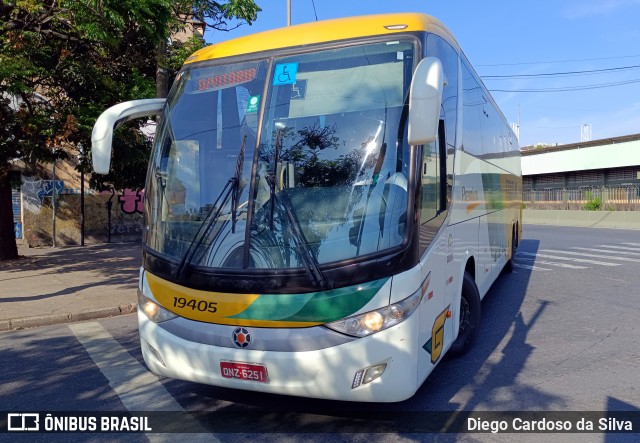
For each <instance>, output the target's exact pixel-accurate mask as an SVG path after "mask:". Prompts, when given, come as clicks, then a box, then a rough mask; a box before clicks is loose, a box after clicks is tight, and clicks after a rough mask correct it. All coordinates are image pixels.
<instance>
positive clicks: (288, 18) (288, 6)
mask: <svg viewBox="0 0 640 443" xmlns="http://www.w3.org/2000/svg"><path fill="white" fill-rule="evenodd" d="M287 26H291V0H287Z"/></svg>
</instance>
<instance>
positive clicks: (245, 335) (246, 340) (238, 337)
mask: <svg viewBox="0 0 640 443" xmlns="http://www.w3.org/2000/svg"><path fill="white" fill-rule="evenodd" d="M231 340H232V341H233V344H234V345H236V346H237V347H238V348H242V349H244V348H248V347H249V345H251V332H249V330H248V329H247V328H235V329H234V330H233V334H232V335H231Z"/></svg>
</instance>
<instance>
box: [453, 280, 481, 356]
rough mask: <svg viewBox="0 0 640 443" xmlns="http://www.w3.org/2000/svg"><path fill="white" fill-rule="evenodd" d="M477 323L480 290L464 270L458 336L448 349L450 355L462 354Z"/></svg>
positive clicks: (473, 335)
mask: <svg viewBox="0 0 640 443" xmlns="http://www.w3.org/2000/svg"><path fill="white" fill-rule="evenodd" d="M479 323H480V292H478V287H477V286H476V283H475V281H474V280H473V277H472V276H471V275H470V274H469V273H468V272H465V273H464V278H463V282H462V293H461V296H460V325H459V329H458V337H457V338H456V339H455V341H454V342H453V344H452V345H451V348H450V349H449V354H450V355H451V356H453V357H455V356H458V355H462V354H464V353H465V352H467V351H468V350H469V348H470V347H471V344H472V343H473V339H474V338H475V331H476V329H477V328H478V325H479Z"/></svg>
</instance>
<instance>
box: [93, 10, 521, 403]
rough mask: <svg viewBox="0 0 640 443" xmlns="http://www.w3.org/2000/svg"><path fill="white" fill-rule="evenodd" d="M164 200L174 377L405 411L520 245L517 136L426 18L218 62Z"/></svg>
mask: <svg viewBox="0 0 640 443" xmlns="http://www.w3.org/2000/svg"><path fill="white" fill-rule="evenodd" d="M152 113H161V115H162V117H161V120H160V123H159V126H158V131H157V134H156V139H155V143H154V148H153V153H152V155H151V160H150V165H149V171H148V178H147V185H146V202H145V214H146V234H145V237H144V256H143V269H142V271H141V281H140V291H139V310H138V320H139V328H140V338H141V346H142V353H143V355H144V359H145V361H146V363H147V365H148V366H149V368H150V369H151V370H152V371H153V372H155V373H157V374H160V375H164V376H168V377H174V378H179V379H183V380H190V381H194V382H200V383H207V384H211V385H217V386H225V387H229V388H237V389H245V390H252V391H261V392H270V393H279V394H288V395H297V396H304V397H317V398H328V399H339V400H354V401H373V402H392V401H400V400H404V399H406V398H408V397H410V396H412V395H413V394H414V393H415V392H416V390H417V389H418V387H419V386H420V385H421V384H422V383H423V382H424V380H425V379H426V378H427V376H428V375H429V373H430V372H431V371H432V370H433V368H434V367H435V365H436V364H437V363H438V362H439V361H440V360H441V359H442V357H443V355H444V354H445V353H446V352H450V353H461V352H463V351H464V350H465V349H466V348H467V347H468V346H469V344H470V343H471V341H472V338H473V333H474V331H475V329H476V328H477V325H478V322H479V320H480V299H481V298H482V297H483V296H484V295H485V294H486V293H487V290H488V289H489V287H490V286H491V284H492V282H493V281H494V280H495V279H496V277H497V276H498V274H499V273H500V271H501V270H502V268H503V267H505V266H507V267H508V268H510V267H511V266H512V258H513V254H514V251H515V249H516V246H517V244H518V239H519V238H520V232H521V219H522V218H521V195H522V180H521V172H520V156H519V150H518V144H517V140H516V137H515V136H514V134H513V133H512V131H511V128H510V127H509V125H508V124H507V122H506V121H505V119H504V117H503V116H502V114H501V113H500V111H499V109H498V107H497V106H496V104H495V102H494V101H493V99H492V98H491V96H490V94H489V93H488V92H487V90H486V89H485V87H484V86H483V84H482V82H481V81H480V80H479V78H478V76H477V74H476V73H475V72H474V70H473V68H472V67H471V65H470V64H469V62H468V60H467V59H466V57H465V55H464V54H463V53H462V51H461V50H460V48H459V46H458V44H457V43H456V41H455V39H454V38H453V36H452V34H451V33H450V32H449V31H448V30H447V29H446V28H445V27H444V26H443V25H442V24H441V23H440V22H439V21H437V20H436V19H434V18H432V17H429V16H426V15H422V14H396V15H378V16H368V17H357V18H347V19H339V20H331V21H326V22H317V23H310V24H304V25H300V26H294V27H290V28H285V29H278V30H274V31H269V32H264V33H260V34H256V35H253V36H248V37H242V38H238V39H235V40H230V41H227V42H224V43H220V44H216V45H212V46H208V47H206V48H204V49H202V50H200V51H198V52H196V53H195V54H193V55H192V56H191V57H189V58H188V59H187V61H186V63H185V65H184V67H183V68H182V70H181V71H180V72H179V74H178V75H177V77H176V79H175V82H174V84H173V87H172V89H171V92H170V94H169V97H168V98H167V99H166V102H165V100H164V99H153V100H137V101H132V102H126V103H121V104H119V105H116V106H114V107H112V108H110V109H109V110H107V111H105V112H104V113H103V115H102V116H101V117H100V118H99V120H98V121H97V122H96V125H95V128H94V136H93V160H94V169H95V171H96V172H98V173H106V172H108V170H109V163H110V157H111V137H112V131H113V128H114V126H115V125H117V124H118V123H120V122H122V121H125V120H128V119H131V118H137V117H141V116H144V115H149V114H152Z"/></svg>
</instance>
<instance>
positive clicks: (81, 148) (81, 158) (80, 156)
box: [78, 143, 84, 246]
mask: <svg viewBox="0 0 640 443" xmlns="http://www.w3.org/2000/svg"><path fill="white" fill-rule="evenodd" d="M78 160H79V162H80V246H84V146H82V143H79V144H78Z"/></svg>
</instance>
